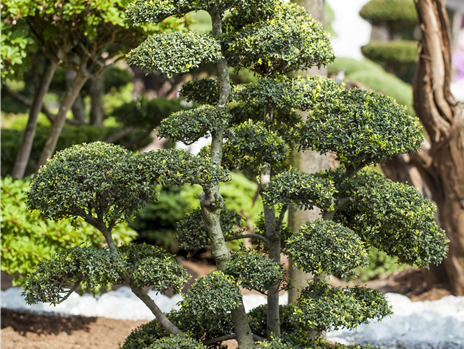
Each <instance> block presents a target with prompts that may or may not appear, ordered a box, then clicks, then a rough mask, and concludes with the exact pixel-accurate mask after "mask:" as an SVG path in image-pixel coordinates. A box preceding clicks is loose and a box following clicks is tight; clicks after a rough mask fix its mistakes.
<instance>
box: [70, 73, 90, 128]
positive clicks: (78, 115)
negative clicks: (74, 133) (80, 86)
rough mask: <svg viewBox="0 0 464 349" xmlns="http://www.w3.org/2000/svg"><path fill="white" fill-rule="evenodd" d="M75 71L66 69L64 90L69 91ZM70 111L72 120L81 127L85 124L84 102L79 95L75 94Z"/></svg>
mask: <svg viewBox="0 0 464 349" xmlns="http://www.w3.org/2000/svg"><path fill="white" fill-rule="evenodd" d="M76 75H77V73H76V71H75V70H71V69H68V70H66V88H67V89H69V88H70V87H71V85H72V83H73V81H74V79H75V78H76ZM79 92H80V91H79ZM71 111H72V113H73V119H74V120H76V122H77V123H78V124H79V125H81V124H84V123H85V119H86V118H85V106H84V101H83V100H82V96H81V94H80V93H78V94H77V96H76V99H75V100H74V103H73V105H72V107H71Z"/></svg>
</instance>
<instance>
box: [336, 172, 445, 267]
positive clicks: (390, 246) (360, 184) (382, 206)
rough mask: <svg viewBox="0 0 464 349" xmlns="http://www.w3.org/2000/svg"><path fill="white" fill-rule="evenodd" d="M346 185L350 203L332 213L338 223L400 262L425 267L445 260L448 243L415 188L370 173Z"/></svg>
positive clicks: (426, 201)
mask: <svg viewBox="0 0 464 349" xmlns="http://www.w3.org/2000/svg"><path fill="white" fill-rule="evenodd" d="M345 183H346V187H347V191H346V193H344V194H345V195H347V196H351V197H352V202H351V204H349V205H347V206H346V207H345V208H343V209H342V210H340V211H339V212H337V213H336V214H335V219H336V220H337V221H339V222H341V223H342V224H344V225H346V226H348V227H349V228H350V229H352V230H354V231H355V232H356V233H357V234H358V235H359V236H360V237H361V238H362V239H363V240H364V241H365V242H367V243H368V244H370V245H372V246H374V247H376V248H378V249H379V250H381V251H385V252H387V253H388V254H390V255H393V256H398V258H399V260H400V261H401V262H402V263H408V264H415V265H417V266H418V267H426V268H427V267H428V265H429V264H430V263H434V264H438V263H439V262H441V260H442V259H443V258H445V256H446V253H447V251H448V246H447V245H448V242H449V241H448V239H447V238H446V235H445V232H444V231H443V229H441V228H440V227H439V226H438V225H437V224H436V223H435V207H434V205H433V204H432V203H431V202H430V201H429V200H427V199H426V198H425V197H423V196H422V194H421V193H419V192H418V191H417V190H416V189H415V188H414V187H412V186H410V185H409V184H407V183H396V182H392V181H391V180H389V179H387V178H385V177H384V176H382V175H380V174H378V173H376V172H372V171H361V172H359V173H358V174H357V175H356V176H355V177H354V178H352V179H349V180H347V181H346V182H345Z"/></svg>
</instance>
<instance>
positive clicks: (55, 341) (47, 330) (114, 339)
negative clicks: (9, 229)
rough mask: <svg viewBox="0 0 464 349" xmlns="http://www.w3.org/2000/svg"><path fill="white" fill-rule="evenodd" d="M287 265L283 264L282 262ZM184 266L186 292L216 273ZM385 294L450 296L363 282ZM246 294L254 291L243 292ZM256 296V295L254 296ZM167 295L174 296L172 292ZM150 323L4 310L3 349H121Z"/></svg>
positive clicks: (393, 280)
mask: <svg viewBox="0 0 464 349" xmlns="http://www.w3.org/2000/svg"><path fill="white" fill-rule="evenodd" d="M284 261H286V259H285V260H282V262H284ZM180 263H181V264H182V265H184V267H185V268H186V269H187V270H188V272H189V274H190V275H192V278H191V280H190V281H189V283H188V284H187V285H186V287H185V288H184V290H183V291H184V292H185V291H186V290H187V289H188V288H189V287H190V285H191V284H192V283H193V282H194V280H195V279H196V278H198V277H201V276H205V275H206V274H208V273H209V272H211V271H212V270H214V269H215V267H214V266H212V265H210V264H208V263H198V262H193V261H188V260H181V261H180ZM329 282H330V283H331V284H332V285H334V286H342V287H345V286H348V285H354V283H348V282H345V281H342V280H339V279H337V278H335V277H331V278H330V280H329ZM359 284H365V285H367V286H368V287H371V288H374V289H377V290H379V291H381V292H383V293H386V292H395V293H401V294H404V295H406V296H408V297H409V299H411V300H412V301H413V302H415V301H425V300H437V299H440V298H442V297H445V296H447V295H450V294H451V293H450V292H449V289H448V287H447V285H435V286H434V287H433V288H431V289H430V290H427V289H426V288H425V283H424V280H423V278H422V274H421V272H420V270H417V269H408V270H405V271H403V272H400V273H398V272H397V273H393V274H392V275H388V276H387V275H384V276H381V277H380V278H378V279H376V280H370V281H367V282H359ZM9 287H11V277H9V276H6V275H5V274H4V273H3V272H2V290H4V289H7V288H9ZM243 293H244V294H247V293H250V291H246V290H243ZM253 293H254V292H253ZM167 295H168V296H170V294H169V292H167ZM146 322H147V321H144V320H140V321H132V320H115V319H108V318H97V317H84V316H69V317H61V316H49V315H46V316H45V315H38V314H33V313H27V312H18V311H14V310H8V309H2V314H1V328H2V330H1V337H2V346H1V348H2V349H10V348H11V349H31V348H32V349H49V348H50V349H55V348H56V349H58V348H60V349H62V348H63V349H64V348H72V349H100V348H102V349H103V348H105V349H111V348H114V349H117V348H118V343H123V341H124V339H125V338H126V337H127V336H128V335H129V334H130V332H131V331H132V330H133V329H134V328H136V327H137V326H140V325H142V324H144V323H146ZM227 344H228V345H229V349H233V348H237V342H236V341H234V340H232V341H228V343H227Z"/></svg>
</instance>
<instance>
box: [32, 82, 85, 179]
mask: <svg viewBox="0 0 464 349" xmlns="http://www.w3.org/2000/svg"><path fill="white" fill-rule="evenodd" d="M86 81H87V77H86V76H84V75H83V74H80V73H78V74H77V75H76V78H75V79H74V81H73V82H72V84H71V86H70V88H69V89H68V91H67V92H66V94H65V96H64V99H63V101H62V102H61V105H60V110H59V111H58V114H57V115H56V117H55V120H53V124H52V128H51V130H50V134H49V136H48V139H47V141H46V142H45V146H44V149H43V150H42V154H41V155H40V159H39V163H38V166H37V170H38V169H39V168H40V167H41V166H43V165H45V164H46V163H47V160H48V159H50V158H51V157H52V155H53V153H54V152H55V147H56V143H57V142H58V138H59V137H60V134H61V130H62V129H63V125H64V122H65V120H66V114H67V113H68V111H69V109H70V108H71V106H72V105H73V103H74V101H75V99H76V97H77V95H78V94H79V92H80V90H81V88H82V86H84V84H85V82H86Z"/></svg>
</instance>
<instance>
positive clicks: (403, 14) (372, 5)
mask: <svg viewBox="0 0 464 349" xmlns="http://www.w3.org/2000/svg"><path fill="white" fill-rule="evenodd" d="M359 14H360V16H361V17H362V18H364V19H365V20H366V21H369V22H370V23H371V24H372V25H376V26H386V27H387V28H388V29H389V30H390V31H393V32H398V31H401V30H413V29H414V27H415V26H416V25H418V23H419V21H418V18H417V12H416V7H415V5H414V0H371V1H369V2H368V3H367V4H366V5H364V6H363V8H362V9H361V11H360V12H359Z"/></svg>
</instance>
